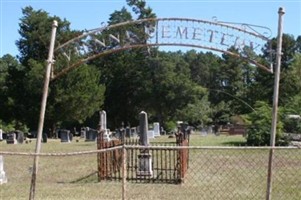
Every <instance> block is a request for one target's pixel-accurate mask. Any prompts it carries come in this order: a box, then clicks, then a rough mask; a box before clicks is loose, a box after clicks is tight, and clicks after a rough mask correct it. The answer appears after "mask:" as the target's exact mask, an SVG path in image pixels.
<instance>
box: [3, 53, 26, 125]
mask: <svg viewBox="0 0 301 200" xmlns="http://www.w3.org/2000/svg"><path fill="white" fill-rule="evenodd" d="M0 70H1V73H0V105H1V109H0V119H2V120H3V121H4V122H6V123H9V122H10V121H12V120H17V121H22V120H23V119H24V117H23V112H22V111H24V110H25V109H26V108H25V106H24V104H23V101H26V99H25V98H26V95H25V94H24V92H23V91H24V86H23V82H22V80H23V77H24V67H23V66H22V65H20V63H19V62H18V61H17V60H16V58H14V57H13V56H11V55H4V56H3V57H2V58H0Z"/></svg>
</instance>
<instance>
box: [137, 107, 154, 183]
mask: <svg viewBox="0 0 301 200" xmlns="http://www.w3.org/2000/svg"><path fill="white" fill-rule="evenodd" d="M139 132H140V141H139V144H140V145H141V146H149V139H148V135H147V132H148V119H147V113H146V112H144V111H142V112H141V113H140V114H139ZM138 160H139V163H138V171H137V177H140V178H144V177H152V176H153V170H152V155H151V154H150V153H149V151H148V150H146V149H142V150H141V151H140V154H139V155H138Z"/></svg>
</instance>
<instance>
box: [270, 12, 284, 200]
mask: <svg viewBox="0 0 301 200" xmlns="http://www.w3.org/2000/svg"><path fill="white" fill-rule="evenodd" d="M284 13H285V11H284V8H282V7H280V8H279V11H278V15H279V18H278V36H277V54H276V69H275V78H274V96H273V111H272V128H271V138H270V146H271V149H270V152H269V165H268V178H267V192H266V200H271V199H272V169H273V158H274V147H275V138H276V131H277V114H278V99H279V80H280V67H281V55H282V29H283V28H282V25H283V15H284Z"/></svg>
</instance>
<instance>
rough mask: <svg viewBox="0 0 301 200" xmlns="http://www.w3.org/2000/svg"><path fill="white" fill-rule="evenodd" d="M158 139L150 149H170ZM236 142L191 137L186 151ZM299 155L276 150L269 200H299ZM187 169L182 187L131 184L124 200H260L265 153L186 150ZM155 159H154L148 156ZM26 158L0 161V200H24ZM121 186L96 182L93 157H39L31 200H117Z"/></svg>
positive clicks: (58, 147) (62, 146) (60, 148)
mask: <svg viewBox="0 0 301 200" xmlns="http://www.w3.org/2000/svg"><path fill="white" fill-rule="evenodd" d="M174 141H175V138H168V137H167V136H161V137H160V138H156V139H154V140H151V142H156V143H166V142H169V143H170V144H171V143H174ZM244 143H245V138H243V137H242V136H225V135H220V136H214V135H208V136H201V135H199V134H193V135H191V137H190V146H224V145H239V144H240V145H244ZM96 149H97V146H96V144H95V143H94V142H84V140H82V139H80V140H79V142H75V141H73V142H72V143H61V142H60V141H59V140H48V143H47V144H42V149H41V151H42V152H44V153H50V152H51V153H53V152H57V153H59V152H79V151H90V150H96ZM0 151H9V152H34V151H35V141H33V142H31V143H28V144H22V145H8V144H6V143H5V142H4V141H3V142H0ZM300 151H301V150H276V151H275V162H274V169H275V170H274V171H273V175H274V176H273V180H274V182H273V196H272V197H273V198H272V199H296V200H299V199H301V152H300ZM189 152H190V154H189V169H188V172H187V174H186V177H185V181H184V183H183V184H180V185H174V184H161V183H155V184H145V183H144V184H137V183H130V182H127V184H126V196H127V199H137V200H138V199H139V200H140V199H166V200H169V199H170V200H172V199H206V200H207V199H222V200H223V199H229V200H230V199H231V200H232V199H237V200H239V199H252V200H253V199H258V200H259V199H265V189H266V176H267V161H268V150H258V149H252V150H243V149H239V150H238V149H233V150H220V149H214V150H213V149H211V150H209V149H202V150H197V149H194V150H192V149H191V150H189ZM154 156H155V155H154ZM32 164H33V157H31V156H15V155H5V156H4V170H5V172H6V175H7V177H8V183H7V184H3V185H0V199H1V200H2V199H5V200H6V199H8V200H14V199H15V200H20V199H21V200H22V199H28V197H29V187H30V180H31V171H30V170H31V167H32ZM121 197H122V183H121V182H118V181H102V182H98V181H97V155H96V154H95V153H93V154H85V155H76V156H56V157H53V156H51V157H50V156H49V157H48V156H46V157H45V156H41V157H40V159H39V171H38V178H37V185H36V199H41V200H44V199H46V200H60V199H62V200H66V199H70V200H71V199H72V200H82V199H89V200H93V199H95V200H96V199H121Z"/></svg>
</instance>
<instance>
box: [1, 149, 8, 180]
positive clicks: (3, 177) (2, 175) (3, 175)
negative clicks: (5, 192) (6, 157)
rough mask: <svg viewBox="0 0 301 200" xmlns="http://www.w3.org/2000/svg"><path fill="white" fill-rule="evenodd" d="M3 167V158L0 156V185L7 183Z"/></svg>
mask: <svg viewBox="0 0 301 200" xmlns="http://www.w3.org/2000/svg"><path fill="white" fill-rule="evenodd" d="M3 166H4V161H3V156H1V155H0V185H1V184H3V183H7V178H6V176H5V172H4V167H3Z"/></svg>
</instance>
